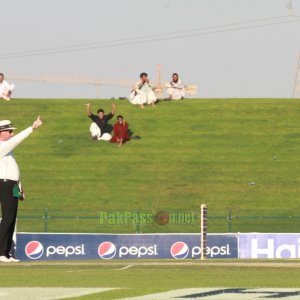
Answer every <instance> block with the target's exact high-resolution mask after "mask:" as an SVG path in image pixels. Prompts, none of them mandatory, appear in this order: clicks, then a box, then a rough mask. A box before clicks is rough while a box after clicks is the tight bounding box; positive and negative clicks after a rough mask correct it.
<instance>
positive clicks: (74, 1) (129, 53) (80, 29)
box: [0, 0, 300, 98]
mask: <svg viewBox="0 0 300 300" xmlns="http://www.w3.org/2000/svg"><path fill="white" fill-rule="evenodd" d="M289 2H290V0H151V1H145V0H139V1H138V0H84V1H83V0H51V1H50V0H26V1H24V0H9V1H7V0H0V4H1V7H2V11H3V8H5V13H2V14H1V21H2V29H3V30H2V42H1V47H0V72H2V73H4V74H5V75H6V76H8V77H9V76H11V77H13V76H45V75H48V76H53V75H60V76H71V77H75V76H81V77H86V78H94V79H110V80H113V81H117V80H119V79H124V80H130V81H133V82H135V81H137V80H138V79H139V74H140V73H141V72H147V73H148V74H149V79H150V81H151V82H153V83H154V82H155V80H156V66H157V65H158V64H160V65H161V66H162V78H163V80H162V81H163V82H166V81H169V80H170V77H171V74H172V73H173V72H177V73H179V76H180V77H181V79H182V81H183V83H184V84H195V85H197V87H198V93H197V95H195V96H193V97H199V98H238V97H242V98H254V97H262V98H266V97H267V98H268V97H272V98H273V97H283V98H289V97H291V96H292V93H293V88H294V83H295V75H296V70H297V65H298V58H299V53H300V34H299V32H300V0H292V1H291V2H292V12H291V13H292V14H293V15H289V13H290V11H289V10H288V3H289ZM9 81H10V82H11V83H15V84H16V90H15V92H14V94H13V96H14V97H16V98H111V97H116V98H117V97H128V96H129V93H130V87H129V86H126V87H120V86H114V85H101V86H100V87H95V86H91V85H84V84H77V85H74V84H57V83H46V82H36V81H20V80H13V79H10V80H9Z"/></svg>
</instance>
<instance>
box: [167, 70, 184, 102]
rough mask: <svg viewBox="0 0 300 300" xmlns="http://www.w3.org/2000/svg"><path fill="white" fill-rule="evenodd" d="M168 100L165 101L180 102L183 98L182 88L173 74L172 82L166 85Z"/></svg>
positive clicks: (176, 75)
mask: <svg viewBox="0 0 300 300" xmlns="http://www.w3.org/2000/svg"><path fill="white" fill-rule="evenodd" d="M166 88H167V94H168V98H167V99H166V100H181V99H183V98H184V96H185V93H184V86H183V84H182V83H181V80H180V79H179V76H178V74H177V73H173V75H172V80H171V81H170V82H168V83H167V84H166Z"/></svg>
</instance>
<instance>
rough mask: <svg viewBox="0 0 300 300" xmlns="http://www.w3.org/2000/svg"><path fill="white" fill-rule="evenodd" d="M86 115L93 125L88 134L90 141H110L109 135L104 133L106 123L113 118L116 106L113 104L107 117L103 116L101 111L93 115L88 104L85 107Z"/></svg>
mask: <svg viewBox="0 0 300 300" xmlns="http://www.w3.org/2000/svg"><path fill="white" fill-rule="evenodd" d="M86 109H87V115H88V117H89V118H91V119H92V121H93V123H92V124H91V127H90V133H91V136H92V139H94V140H102V141H109V140H110V139H111V135H110V134H109V133H108V132H106V131H107V123H108V121H109V120H110V119H111V118H112V117H113V116H114V114H115V110H116V105H115V104H114V103H113V104H112V108H111V113H109V114H108V115H105V114H104V110H103V109H98V111H97V115H94V114H93V113H92V110H91V104H90V103H88V104H87V105H86Z"/></svg>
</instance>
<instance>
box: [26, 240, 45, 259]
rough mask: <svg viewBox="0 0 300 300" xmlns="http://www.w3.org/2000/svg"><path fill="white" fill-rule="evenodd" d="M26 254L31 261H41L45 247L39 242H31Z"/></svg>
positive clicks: (28, 244)
mask: <svg viewBox="0 0 300 300" xmlns="http://www.w3.org/2000/svg"><path fill="white" fill-rule="evenodd" d="M25 254H26V255H27V257H29V258H30V259H39V258H40V257H42V255H43V254H44V246H43V245H42V244H41V243H40V242H38V241H31V242H29V243H27V245H26V246H25Z"/></svg>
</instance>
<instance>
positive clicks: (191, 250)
mask: <svg viewBox="0 0 300 300" xmlns="http://www.w3.org/2000/svg"><path fill="white" fill-rule="evenodd" d="M16 252H17V256H18V258H20V259H21V260H23V261H26V260H111V259H113V260H122V259H199V258H200V254H201V248H200V235H199V234H75V233H74V234H69V233H68V234H66V233H59V234H57V233H18V234H17V251H16ZM207 258H208V259H219V258H231V259H233V258H270V259H274V258H300V234H290V233H278V234H274V233H237V234H209V235H208V247H207Z"/></svg>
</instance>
